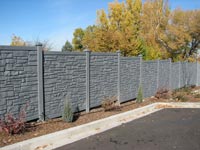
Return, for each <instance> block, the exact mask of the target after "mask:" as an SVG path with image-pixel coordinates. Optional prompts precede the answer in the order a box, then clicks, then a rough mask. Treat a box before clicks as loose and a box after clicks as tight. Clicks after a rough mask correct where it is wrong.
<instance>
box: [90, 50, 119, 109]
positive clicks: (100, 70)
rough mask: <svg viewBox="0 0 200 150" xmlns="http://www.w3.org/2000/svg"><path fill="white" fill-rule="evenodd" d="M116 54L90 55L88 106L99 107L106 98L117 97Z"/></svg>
mask: <svg viewBox="0 0 200 150" xmlns="http://www.w3.org/2000/svg"><path fill="white" fill-rule="evenodd" d="M117 58H118V57H117V54H115V53H114V54H112V53H110V54H109V53H105V54H104V53H91V56H90V106H91V107H96V106H99V105H101V101H102V100H104V99H105V98H108V97H113V96H116V97H117V68H118V59H117Z"/></svg>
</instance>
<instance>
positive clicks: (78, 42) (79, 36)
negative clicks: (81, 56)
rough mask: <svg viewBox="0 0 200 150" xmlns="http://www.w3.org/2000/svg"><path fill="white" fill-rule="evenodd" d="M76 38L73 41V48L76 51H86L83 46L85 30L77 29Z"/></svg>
mask: <svg viewBox="0 0 200 150" xmlns="http://www.w3.org/2000/svg"><path fill="white" fill-rule="evenodd" d="M73 35H74V38H73V40H72V44H73V48H74V50H75V51H76V50H77V51H82V50H83V49H84V46H83V44H82V41H83V37H84V30H83V29H82V28H77V29H75V31H74V33H73Z"/></svg>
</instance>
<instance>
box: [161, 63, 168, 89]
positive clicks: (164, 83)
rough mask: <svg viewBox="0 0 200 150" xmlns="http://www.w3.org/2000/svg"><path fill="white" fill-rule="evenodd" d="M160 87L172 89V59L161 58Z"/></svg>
mask: <svg viewBox="0 0 200 150" xmlns="http://www.w3.org/2000/svg"><path fill="white" fill-rule="evenodd" d="M158 79H159V82H158V88H159V89H160V88H164V89H170V61H169V60H159V77H158Z"/></svg>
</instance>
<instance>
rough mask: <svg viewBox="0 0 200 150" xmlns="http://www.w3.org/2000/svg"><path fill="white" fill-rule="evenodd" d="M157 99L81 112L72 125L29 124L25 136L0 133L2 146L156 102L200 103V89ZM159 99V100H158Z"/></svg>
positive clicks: (59, 121)
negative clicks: (110, 108)
mask: <svg viewBox="0 0 200 150" xmlns="http://www.w3.org/2000/svg"><path fill="white" fill-rule="evenodd" d="M157 93H158V94H156V95H155V97H151V98H146V99H144V101H143V102H142V103H137V102H136V101H129V102H126V103H123V104H121V105H120V107H116V108H114V109H112V110H109V111H104V108H101V107H100V108H95V109H92V110H91V112H90V113H87V114H86V113H85V112H81V113H78V114H75V120H74V122H72V123H66V122H64V121H63V120H62V119H61V118H57V119H51V120H48V121H45V122H43V123H38V122H29V123H27V128H26V131H25V132H24V133H23V134H13V135H9V134H7V133H5V132H1V133H0V146H1V147H2V146H6V145H9V144H13V143H16V142H20V141H23V140H27V139H30V138H34V137H38V136H41V135H45V134H48V133H53V132H56V131H60V130H63V129H67V128H70V127H75V126H78V125H81V124H85V123H89V122H92V121H95V120H99V119H102V118H106V117H109V116H112V115H115V114H119V113H122V112H126V111H129V110H133V109H135V108H139V107H142V106H145V105H148V104H151V103H155V102H179V101H180V102H200V88H199V87H187V88H182V89H178V90H175V91H173V92H170V91H167V90H160V92H159V91H158V92H157ZM156 97H157V98H156Z"/></svg>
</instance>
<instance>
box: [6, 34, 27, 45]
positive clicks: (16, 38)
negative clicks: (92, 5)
mask: <svg viewBox="0 0 200 150" xmlns="http://www.w3.org/2000/svg"><path fill="white" fill-rule="evenodd" d="M10 45H11V46H26V42H25V41H24V40H23V39H22V38H21V37H20V36H16V35H15V34H13V36H12V41H11V44H10Z"/></svg>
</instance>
